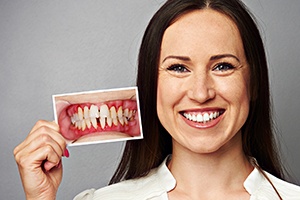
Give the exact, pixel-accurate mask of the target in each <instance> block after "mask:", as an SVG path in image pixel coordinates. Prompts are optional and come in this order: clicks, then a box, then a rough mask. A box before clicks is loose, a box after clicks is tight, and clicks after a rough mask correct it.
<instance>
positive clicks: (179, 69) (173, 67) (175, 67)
mask: <svg viewBox="0 0 300 200" xmlns="http://www.w3.org/2000/svg"><path fill="white" fill-rule="evenodd" d="M167 70H169V71H174V72H177V73H184V72H188V71H189V70H188V69H187V68H186V67H185V66H184V65H181V64H175V65H171V66H170V67H168V68H167Z"/></svg>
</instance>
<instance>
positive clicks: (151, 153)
mask: <svg viewBox="0 0 300 200" xmlns="http://www.w3.org/2000/svg"><path fill="white" fill-rule="evenodd" d="M201 9H213V10H216V11H218V12H221V13H223V14H225V15H227V16H228V17H230V18H231V19H232V20H233V21H234V22H235V23H236V25H237V27H238V29H239V31H240V35H241V38H242V41H243V45H244V51H245V55H246V58H247V61H248V64H249V66H250V76H251V83H250V85H251V88H250V89H251V102H250V112H249V116H248V119H247V121H246V123H245V124H244V126H243V127H242V140H243V141H242V142H243V150H244V153H245V155H247V156H252V157H255V158H256V160H257V161H258V163H259V164H260V166H261V168H262V169H264V170H266V171H268V172H269V173H271V174H273V175H275V176H277V177H279V178H283V172H282V166H281V163H280V159H279V155H278V151H277V145H276V142H275V139H274V135H273V131H272V119H271V110H270V94H269V79H268V68H267V61H266V56H265V50H264V45H263V42H262V39H261V36H260V33H259V30H258V28H257V26H256V23H255V22H254V20H253V17H252V16H251V14H250V12H249V11H248V10H247V8H246V6H245V5H244V4H243V3H242V2H241V1H240V0H226V1H224V0H168V1H167V2H166V3H165V4H164V5H163V6H162V7H161V8H160V9H159V10H158V11H157V12H156V13H155V14H154V16H153V17H152V19H151V20H150V22H149V24H148V26H147V28H146V31H145V33H144V36H143V39H142V43H141V47H140V52H139V57H138V75H137V86H138V90H139V99H140V111H141V118H142V126H143V134H144V139H142V140H134V141H127V143H126V146H125V149H124V152H123V156H122V159H121V161H120V164H119V166H118V168H117V170H116V172H115V174H114V176H113V177H112V179H111V181H110V184H113V183H117V182H120V181H121V180H127V179H133V178H138V177H142V176H145V175H147V174H148V173H149V171H150V170H151V169H152V168H155V167H157V166H158V165H159V164H160V163H161V162H162V161H163V160H164V159H165V157H166V156H167V155H169V154H171V153H172V139H171V136H170V135H169V133H168V132H167V131H166V130H165V129H164V128H163V126H162V125H161V123H160V122H159V119H158V117H157V111H156V98H157V79H158V63H159V57H160V47H161V42H162V38H163V34H164V32H165V30H166V29H167V28H168V27H169V26H170V25H171V24H172V23H173V22H174V21H175V20H176V19H177V18H179V17H180V16H182V15H184V14H185V13H188V12H191V11H193V10H201Z"/></svg>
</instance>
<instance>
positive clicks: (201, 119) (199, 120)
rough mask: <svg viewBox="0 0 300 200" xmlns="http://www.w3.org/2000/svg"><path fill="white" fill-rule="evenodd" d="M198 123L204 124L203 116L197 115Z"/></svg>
mask: <svg viewBox="0 0 300 200" xmlns="http://www.w3.org/2000/svg"><path fill="white" fill-rule="evenodd" d="M197 122H203V117H202V115H201V114H198V115H197Z"/></svg>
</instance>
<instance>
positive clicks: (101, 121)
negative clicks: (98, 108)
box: [99, 117, 105, 129]
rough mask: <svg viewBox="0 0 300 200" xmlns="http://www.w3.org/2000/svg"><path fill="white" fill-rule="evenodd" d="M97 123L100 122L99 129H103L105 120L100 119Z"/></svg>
mask: <svg viewBox="0 0 300 200" xmlns="http://www.w3.org/2000/svg"><path fill="white" fill-rule="evenodd" d="M99 121H100V126H101V128H102V129H104V127H105V118H104V117H101V118H100V120H99Z"/></svg>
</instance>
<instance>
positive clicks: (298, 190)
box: [266, 172, 300, 200]
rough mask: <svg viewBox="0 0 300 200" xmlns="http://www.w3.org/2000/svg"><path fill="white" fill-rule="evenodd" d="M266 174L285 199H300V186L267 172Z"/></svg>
mask: <svg viewBox="0 0 300 200" xmlns="http://www.w3.org/2000/svg"><path fill="white" fill-rule="evenodd" d="M266 174H267V175H268V177H269V179H270V181H271V182H272V183H273V184H274V186H275V188H276V189H277V190H278V192H279V194H280V195H281V196H282V198H283V199H295V200H296V199H298V200H299V199H300V186H298V185H295V184H292V183H289V182H287V181H284V180H282V179H279V178H277V177H275V176H273V175H272V174H269V173H267V172H266Z"/></svg>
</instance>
